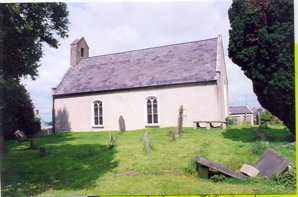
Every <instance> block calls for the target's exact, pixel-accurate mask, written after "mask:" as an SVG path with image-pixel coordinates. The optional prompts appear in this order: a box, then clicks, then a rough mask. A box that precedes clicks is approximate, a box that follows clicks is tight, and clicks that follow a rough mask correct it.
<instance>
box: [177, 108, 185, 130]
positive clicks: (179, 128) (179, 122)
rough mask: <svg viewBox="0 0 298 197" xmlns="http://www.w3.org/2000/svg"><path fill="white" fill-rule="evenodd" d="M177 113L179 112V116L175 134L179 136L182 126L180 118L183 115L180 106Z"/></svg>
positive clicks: (181, 118)
mask: <svg viewBox="0 0 298 197" xmlns="http://www.w3.org/2000/svg"><path fill="white" fill-rule="evenodd" d="M178 112H179V116H178V125H177V132H176V134H177V135H180V134H181V133H182V126H183V116H182V114H183V106H182V105H180V107H179V110H178Z"/></svg>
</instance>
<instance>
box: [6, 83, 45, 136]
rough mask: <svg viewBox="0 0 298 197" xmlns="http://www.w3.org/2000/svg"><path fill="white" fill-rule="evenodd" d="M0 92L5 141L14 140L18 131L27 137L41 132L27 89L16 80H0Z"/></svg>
mask: <svg viewBox="0 0 298 197" xmlns="http://www.w3.org/2000/svg"><path fill="white" fill-rule="evenodd" d="M0 91H1V93H2V95H1V99H0V106H1V110H2V113H3V116H2V117H1V124H3V125H2V128H1V129H3V130H4V134H3V135H4V137H5V139H12V138H13V137H14V132H15V131H16V130H22V131H23V132H24V133H25V135H27V136H32V135H33V134H34V133H35V132H37V131H39V130H40V121H39V120H38V119H37V118H35V115H34V110H33V109H34V108H33V104H32V101H31V99H30V95H29V93H28V92H27V90H26V89H25V87H24V86H23V85H20V84H19V83H18V82H16V81H15V80H4V79H1V78H0Z"/></svg>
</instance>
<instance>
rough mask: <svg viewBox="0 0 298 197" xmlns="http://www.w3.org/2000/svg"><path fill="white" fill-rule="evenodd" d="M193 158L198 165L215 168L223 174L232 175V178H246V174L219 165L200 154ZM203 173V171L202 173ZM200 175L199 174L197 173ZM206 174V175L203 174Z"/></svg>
mask: <svg viewBox="0 0 298 197" xmlns="http://www.w3.org/2000/svg"><path fill="white" fill-rule="evenodd" d="M195 160H196V161H197V162H198V165H202V166H206V167H208V168H212V169H214V170H217V171H218V172H220V173H222V174H225V175H228V176H231V177H234V178H237V179H245V178H248V176H246V175H244V174H242V173H240V172H237V171H235V170H232V169H230V168H227V167H225V166H223V165H220V164H218V163H215V162H213V161H210V160H208V159H205V158H203V157H200V156H197V155H196V156H195ZM204 174H205V173H204ZM199 175H200V174H199ZM205 176H206V175H205Z"/></svg>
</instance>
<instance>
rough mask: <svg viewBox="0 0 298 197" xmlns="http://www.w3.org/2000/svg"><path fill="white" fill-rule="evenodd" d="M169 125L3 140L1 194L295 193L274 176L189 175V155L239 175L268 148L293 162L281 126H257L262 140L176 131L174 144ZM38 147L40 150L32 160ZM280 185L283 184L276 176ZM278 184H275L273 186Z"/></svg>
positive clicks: (248, 133)
mask: <svg viewBox="0 0 298 197" xmlns="http://www.w3.org/2000/svg"><path fill="white" fill-rule="evenodd" d="M174 130H175V129H174V128H162V129H160V128H155V129H143V130H137V131H127V132H125V133H120V132H119V131H113V132H112V135H113V138H114V139H115V142H114V146H113V147H112V148H110V147H109V132H77V133H76V132H61V133H56V134H53V135H49V136H44V137H38V138H34V145H35V147H36V149H28V147H29V146H30V142H25V143H22V144H19V143H18V142H17V141H16V140H13V141H8V142H6V148H7V152H6V153H5V154H4V155H3V156H2V158H1V159H2V162H1V163H2V164H1V174H2V178H1V179H2V195H3V196H27V195H34V196H74V195H76V196H78V195H180V194H184V195H187V194H255V193H257V194H261V193H283V194H284V193H295V192H296V190H295V183H294V184H293V183H290V184H289V182H287V184H285V183H284V182H285V181H279V182H278V180H282V179H276V178H275V179H274V178H271V179H265V178H253V179H248V180H237V179H234V178H228V179H225V180H223V181H221V182H215V181H214V180H213V179H203V178H199V177H198V176H197V174H196V173H194V168H195V167H194V162H193V161H194V156H195V154H197V155H200V156H203V157H205V158H206V159H209V160H213V161H215V162H217V163H220V164H222V165H224V166H227V167H229V168H232V169H234V170H239V169H240V168H241V166H242V165H243V164H244V163H246V164H249V165H253V164H254V163H255V162H256V161H257V160H258V158H260V156H261V155H262V154H263V153H265V151H266V150H267V149H268V148H271V149H273V150H274V151H276V152H279V153H281V154H283V155H284V156H286V157H288V158H289V159H290V160H291V162H292V164H293V165H294V166H295V165H296V157H295V155H296V154H295V153H296V145H295V142H291V135H290V133H289V132H287V131H285V130H284V129H283V128H271V129H262V132H263V133H265V134H266V135H267V136H269V140H268V143H266V142H263V141H258V140H256V139H255V136H254V131H253V130H254V128H250V127H243V128H241V127H234V128H228V129H227V130H221V129H212V130H210V131H207V130H205V129H198V130H193V129H192V128H184V129H183V134H182V135H181V136H180V137H178V138H176V139H175V140H174V139H173V137H172V136H171V135H169V133H171V132H170V131H174ZM146 132H147V133H148V134H149V138H150V142H151V145H152V151H151V152H150V153H147V152H146V149H145V145H144V141H143V136H144V133H146ZM38 147H44V148H46V156H45V157H39V149H38ZM283 178H284V179H285V180H286V179H289V178H287V177H283ZM281 182H282V183H281Z"/></svg>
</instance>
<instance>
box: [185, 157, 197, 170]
mask: <svg viewBox="0 0 298 197" xmlns="http://www.w3.org/2000/svg"><path fill="white" fill-rule="evenodd" d="M196 172H197V162H196V160H194V159H193V158H192V159H190V160H189V162H188V165H187V168H185V173H186V174H195V173H196Z"/></svg>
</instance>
